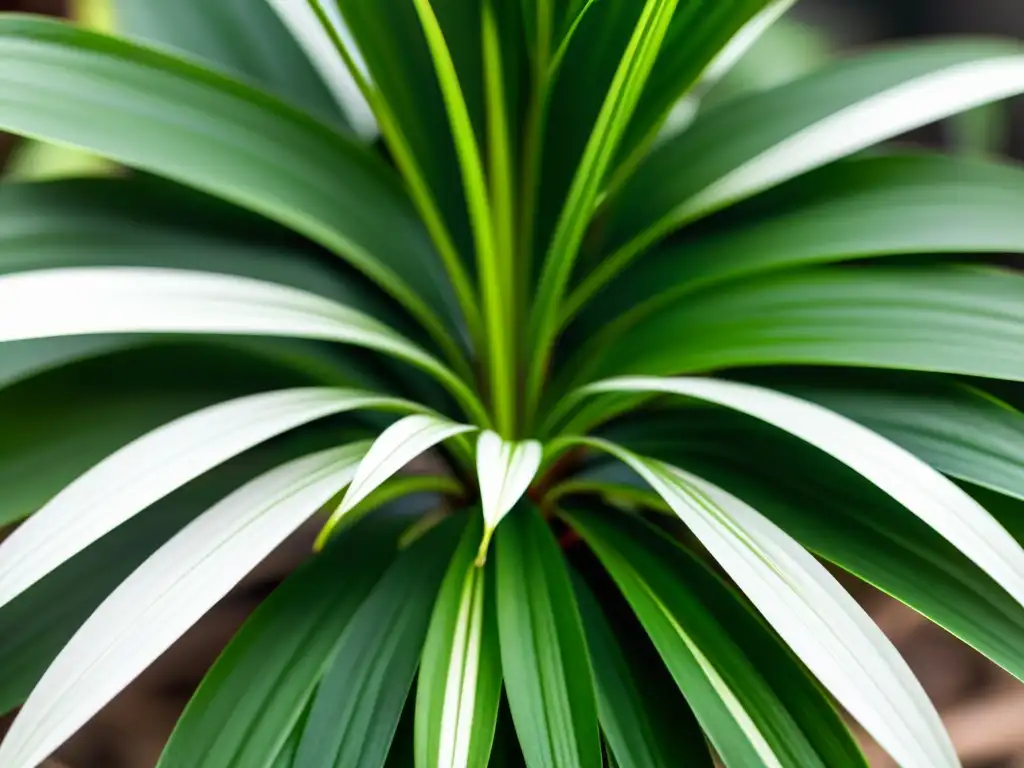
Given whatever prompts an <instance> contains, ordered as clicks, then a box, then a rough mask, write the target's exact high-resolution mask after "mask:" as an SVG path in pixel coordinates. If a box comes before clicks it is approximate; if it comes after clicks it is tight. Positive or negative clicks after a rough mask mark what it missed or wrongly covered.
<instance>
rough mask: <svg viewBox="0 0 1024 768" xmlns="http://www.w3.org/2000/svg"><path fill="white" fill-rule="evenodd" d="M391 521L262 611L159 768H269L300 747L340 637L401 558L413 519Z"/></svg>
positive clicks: (358, 538) (378, 521)
mask: <svg viewBox="0 0 1024 768" xmlns="http://www.w3.org/2000/svg"><path fill="white" fill-rule="evenodd" d="M388 514H389V512H388V511H382V515H384V517H382V516H374V517H373V518H370V519H368V520H365V521H362V522H360V523H358V524H357V525H356V526H355V527H353V528H352V529H351V530H349V531H347V532H346V533H345V534H344V535H342V536H339V537H338V538H337V540H336V541H334V542H332V544H331V546H330V547H328V548H327V549H326V550H325V551H324V552H323V553H321V554H320V555H318V556H316V557H315V558H314V559H313V560H312V561H311V562H308V563H306V564H305V565H304V566H302V567H301V568H300V569H299V570H298V571H296V572H295V573H293V574H291V575H290V576H289V577H288V578H287V579H285V581H284V582H283V583H282V584H281V586H280V587H278V588H277V589H276V590H274V592H273V593H272V594H271V595H270V597H269V598H267V599H266V600H265V601H264V602H263V603H262V604H261V605H260V607H259V608H258V609H257V610H256V612H255V613H254V614H253V615H252V616H251V617H250V618H249V620H248V621H247V622H246V623H245V625H244V626H243V627H242V629H241V630H239V632H238V634H237V635H236V636H235V637H234V639H233V640H232V641H231V643H230V645H228V647H227V648H226V649H225V650H224V652H223V653H222V654H221V656H220V658H219V659H218V660H217V662H216V663H215V664H214V666H213V667H212V668H211V669H210V671H209V672H208V673H207V674H206V677H205V678H204V679H203V682H202V684H201V685H200V687H199V689H198V690H197V691H196V693H195V694H194V695H193V697H192V700H191V701H190V702H189V705H188V707H187V708H186V710H185V712H184V714H183V715H182V717H181V719H180V720H179V721H178V725H177V726H176V728H175V730H174V733H173V734H172V735H171V739H170V741H169V742H168V744H167V746H166V747H165V748H164V751H163V754H162V756H161V758H160V763H159V765H160V768H193V766H197V765H202V766H204V768H273V767H274V766H275V765H276V762H275V761H276V760H278V759H280V758H282V757H283V755H284V753H285V752H286V750H285V746H286V744H287V743H288V741H289V740H290V739H291V740H293V741H294V744H293V745H292V746H293V748H294V747H297V746H298V741H297V738H294V737H295V734H296V733H297V734H298V735H299V736H301V730H302V725H303V716H304V714H305V712H306V708H307V706H308V704H309V703H310V702H311V701H312V698H313V695H314V693H315V690H316V685H317V683H318V682H319V680H320V677H321V675H322V674H323V672H324V670H325V669H326V668H327V667H328V666H329V665H330V663H331V659H332V658H333V654H334V651H335V647H336V646H337V643H338V637H339V635H340V634H341V633H342V632H343V631H344V629H345V627H346V626H347V625H348V624H349V622H350V621H351V620H352V617H353V616H354V614H355V613H356V611H357V610H358V608H359V606H360V605H361V604H362V603H363V601H364V600H365V599H366V597H367V595H369V594H370V591H371V590H372V589H373V587H374V585H375V584H376V583H377V582H378V581H379V580H380V577H381V576H382V575H383V573H384V571H385V570H386V569H387V568H388V566H389V565H390V563H391V562H392V561H393V560H394V556H395V555H396V554H397V552H398V547H397V539H398V535H399V533H400V529H401V526H402V525H403V524H407V520H406V519H404V518H405V516H404V515H403V514H399V515H391V516H390V517H389V516H387V515H388ZM288 765H289V766H290V765H291V763H290V762H289V763H288Z"/></svg>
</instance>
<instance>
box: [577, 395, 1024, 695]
mask: <svg viewBox="0 0 1024 768" xmlns="http://www.w3.org/2000/svg"><path fill="white" fill-rule="evenodd" d="M681 419H685V421H686V424H687V428H686V430H679V428H678V426H677V425H678V423H679V420H681ZM659 425H660V429H659ZM609 437H610V438H612V439H615V440H621V441H622V442H623V444H625V445H628V446H629V447H630V448H631V449H633V450H637V451H643V452H645V453H649V454H653V455H655V456H657V457H658V458H660V459H662V460H665V461H670V462H672V463H675V464H678V465H680V466H685V467H687V468H688V469H691V470H692V471H694V472H697V473H699V474H700V475H701V476H703V477H707V478H708V479H709V480H712V481H713V482H715V483H717V484H718V485H720V486H721V487H723V488H725V489H727V490H729V491H730V492H731V493H734V494H736V495H737V496H739V497H740V498H742V499H743V500H744V501H746V502H747V503H749V504H751V505H753V506H754V507H756V508H757V509H758V510H759V511H761V512H762V513H763V514H765V515H766V516H768V517H769V518H770V519H771V520H772V521H773V522H774V523H775V524H776V525H779V526H781V527H782V528H784V529H785V530H786V531H787V532H788V533H789V534H791V535H792V536H793V537H795V538H796V539H797V540H798V541H799V542H800V543H801V544H803V545H804V546H805V547H807V548H808V549H809V550H811V551H812V552H814V553H815V554H817V555H819V556H820V557H823V558H825V559H826V560H830V561H832V562H833V563H836V564H837V565H839V566H841V567H842V568H844V569H846V570H848V571H850V572H851V573H853V574H855V575H857V576H858V577H860V578H862V579H864V580H865V581H867V582H869V583H871V584H873V585H875V586H876V587H878V588H879V589H880V590H882V591H884V592H887V593H888V594H890V595H892V596H893V597H895V598H896V599H898V600H902V601H903V602H905V603H907V604H908V605H909V606H911V607H912V608H914V609H915V610H917V611H919V612H921V613H922V614H924V615H925V616H927V617H928V618H930V619H931V620H932V621H934V622H936V623H938V624H940V625H941V626H943V627H945V628H946V629H947V630H949V631H950V632H952V633H953V634H954V635H956V636H957V637H959V638H960V639H962V640H963V641H964V642H966V643H968V644H970V645H971V646H973V647H974V648H976V649H977V650H979V651H980V652H981V653H983V654H985V655H986V656H988V657H989V658H990V659H992V660H993V661H995V662H996V663H997V664H999V665H1000V666H1002V667H1003V668H1004V669H1006V670H1007V671H1008V672H1010V673H1011V674H1013V675H1015V676H1016V677H1018V678H1022V679H1024V650H1022V649H1024V609H1022V608H1021V606H1020V605H1019V604H1018V603H1017V602H1016V601H1014V599H1013V598H1012V597H1010V596H1009V595H1008V594H1007V593H1006V592H1005V591H1004V590H1003V589H1001V588H1000V587H999V586H998V585H997V584H996V583H995V582H994V581H993V580H992V579H991V578H989V577H988V576H986V575H985V573H984V572H983V571H982V570H981V569H980V568H978V567H977V566H976V565H974V564H973V563H971V561H970V560H969V559H968V558H966V557H965V556H964V555H962V554H961V553H960V552H958V551H957V549H956V548H955V547H954V546H953V545H952V544H950V543H949V542H947V541H945V540H944V539H943V538H942V537H941V536H940V535H939V534H938V533H936V532H935V531H934V530H933V529H932V528H930V527H928V525H926V524H925V523H924V522H923V521H921V520H920V519H918V518H916V517H915V516H914V515H912V514H910V513H909V512H907V510H905V509H903V508H902V507H901V506H900V505H899V504H898V503H896V502H894V501H893V500H892V499H890V498H888V497H887V496H886V495H885V494H884V493H882V492H881V491H879V490H878V489H877V488H875V487H873V486H872V485H871V484H870V483H868V482H867V481H865V480H864V479H863V478H860V477H858V476H857V474H856V473H855V472H854V471H853V470H851V469H849V468H847V467H844V466H843V465H842V464H840V463H839V462H837V461H834V460H833V459H832V458H831V457H830V456H827V455H825V454H823V453H821V452H820V451H818V450H817V449H816V448H814V447H813V446H811V445H808V444H806V443H803V442H801V441H800V440H797V439H796V438H794V437H791V436H789V435H787V434H785V433H782V432H780V431H779V430H777V429H775V428H773V427H771V426H770V425H767V424H763V423H760V422H756V421H753V420H751V419H749V418H747V417H746V416H743V415H742V414H738V413H734V412H730V411H724V410H721V409H714V410H711V409H706V408H693V407H688V408H685V409H684V410H683V412H682V413H680V414H679V415H678V417H674V418H670V417H669V416H668V414H665V413H658V414H656V415H653V416H652V418H651V419H650V420H644V421H640V422H636V423H634V424H631V425H630V427H629V429H628V431H627V432H623V428H622V427H617V428H615V429H614V430H612V431H610V432H609ZM733 445H743V446H745V450H744V451H735V450H732V448H731V446H733ZM620 470H624V471H625V473H629V471H628V470H625V467H623V466H622V465H618V467H613V466H607V467H601V468H599V471H600V476H601V477H603V478H604V479H605V480H606V482H611V483H613V484H615V485H616V486H623V487H627V489H628V487H632V486H633V485H635V484H639V485H642V486H643V487H644V488H647V485H646V483H644V482H643V480H641V479H640V478H639V477H635V476H633V477H628V476H623V475H624V472H623V471H620ZM595 471H597V470H595ZM970 490H971V493H972V495H973V496H974V497H975V498H976V499H977V500H978V501H980V502H981V503H982V504H983V506H984V507H985V508H986V509H987V510H988V511H989V512H990V513H992V514H993V515H994V516H995V517H996V518H997V519H998V520H999V521H1000V522H1001V523H1002V524H1003V525H1004V526H1005V527H1006V528H1007V530H1009V531H1010V532H1011V533H1012V534H1014V536H1015V537H1016V538H1018V540H1019V539H1020V538H1021V535H1022V533H1024V530H1022V529H1021V527H1020V522H1019V521H1020V520H1021V519H1024V517H1022V515H1021V514H1020V508H1019V506H1018V505H1017V502H1016V501H1015V500H1012V499H1008V498H1006V497H1002V496H999V495H998V494H995V493H992V492H987V493H984V495H982V493H983V492H982V490H981V489H978V488H972V489H970Z"/></svg>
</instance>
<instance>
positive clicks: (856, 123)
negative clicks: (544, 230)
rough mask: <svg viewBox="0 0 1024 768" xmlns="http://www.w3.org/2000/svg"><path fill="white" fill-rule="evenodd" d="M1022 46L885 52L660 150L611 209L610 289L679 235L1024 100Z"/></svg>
mask: <svg viewBox="0 0 1024 768" xmlns="http://www.w3.org/2000/svg"><path fill="white" fill-rule="evenodd" d="M1021 51H1022V49H1021V47H1020V46H1019V45H1017V44H1013V43H1006V42H992V41H981V42H978V41H966V42H963V41H961V42H956V43H950V42H947V41H941V42H933V41H930V42H926V43H916V44H912V45H907V46H903V47H901V48H898V49H895V50H883V51H879V52H876V53H872V54H868V55H866V56H860V57H857V58H855V59H852V60H849V61H842V62H839V63H836V64H834V65H832V66H829V67H827V68H826V69H824V70H822V71H820V72H816V73H814V74H811V75H809V76H807V77H804V78H801V79H799V80H796V81H794V82H792V83H789V84H786V85H783V86H780V87H778V88H774V89H770V90H767V91H764V92H761V93H758V94H754V95H752V96H748V97H745V98H740V99H737V100H736V101H733V102H730V103H728V104H725V105H723V106H722V107H720V108H719V109H714V110H711V111H709V112H708V113H707V114H706V115H704V116H702V117H701V118H699V119H698V120H697V121H696V122H695V123H694V124H693V125H692V126H691V127H690V129H689V130H687V131H685V132H683V133H682V134H680V135H679V136H677V137H675V138H673V139H671V140H669V141H667V142H665V143H664V144H662V145H661V146H660V147H658V148H657V149H656V150H654V151H653V152H651V153H650V154H649V155H648V156H647V157H646V158H645V159H644V161H643V162H642V164H641V165H640V166H639V167H638V169H637V171H636V173H635V174H634V175H633V177H632V178H631V179H630V181H629V183H628V184H625V185H623V186H622V187H621V189H620V190H619V191H618V192H617V193H616V195H615V198H614V200H613V201H612V202H611V203H610V204H609V209H608V213H609V217H608V221H607V224H606V226H607V229H606V235H605V249H604V250H605V252H606V253H608V254H610V256H609V258H608V259H607V260H606V261H605V262H604V263H602V264H601V266H600V267H599V268H598V270H595V272H594V273H593V274H592V275H590V276H588V278H587V281H588V283H590V284H591V285H590V286H588V288H587V289H585V290H590V288H592V287H595V286H596V287H599V286H601V285H605V284H606V283H607V282H608V281H609V280H610V279H611V278H613V277H614V276H615V275H616V274H618V272H620V271H621V269H622V267H623V266H624V265H625V264H627V263H629V262H630V261H631V260H632V259H634V258H635V257H636V256H637V255H638V254H639V253H641V252H642V251H643V250H645V249H646V248H647V247H649V246H650V245H651V244H653V243H655V242H656V241H657V240H659V239H660V238H662V237H663V236H664V235H666V234H668V233H669V232H671V231H672V230H674V229H677V228H678V227H680V226H682V225H683V224H685V223H688V222H691V221H693V220H695V219H697V218H700V217H702V216H707V215H708V214H710V213H712V212H714V211H716V210H719V209H721V208H724V207H726V206H728V205H731V204H732V203H735V202H737V201H739V200H742V199H744V198H748V197H751V196H752V195H755V194H757V193H758V192H762V191H764V190H766V189H768V188H770V187H773V186H776V185H778V184H780V183H782V182H784V181H786V180H788V179H791V178H793V177H795V176H798V175H800V174H802V173H806V172H807V171H811V170H813V169H815V168H817V167H820V166H822V165H825V164H827V163H829V162H831V161H833V160H838V159H839V158H841V157H844V156H846V155H850V154H853V153H855V152H857V151H859V150H861V149H864V148H866V147H870V146H871V145H873V144H877V143H879V142H881V141H885V140H886V139H889V138H892V137H894V136H898V135H899V134H902V133H905V132H907V131H909V130H911V129H913V128H917V127H920V126H922V125H926V124H928V123H931V122H934V121H936V120H939V119H941V118H943V117H947V116H949V115H951V114H955V113H956V112H960V111H963V110H966V109H970V108H972V107H975V106H979V105H981V104H985V103H987V102H990V101H995V100H998V99H1002V98H1006V97H1007V96H1012V95H1014V94H1016V93H1019V92H1021V91H1022V90H1024V56H1022V55H1021Z"/></svg>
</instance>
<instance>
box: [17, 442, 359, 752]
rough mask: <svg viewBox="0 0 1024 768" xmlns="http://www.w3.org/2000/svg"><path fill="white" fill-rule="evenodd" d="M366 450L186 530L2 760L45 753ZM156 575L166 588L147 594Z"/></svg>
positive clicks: (46, 685)
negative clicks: (147, 597) (150, 596)
mask: <svg viewBox="0 0 1024 768" xmlns="http://www.w3.org/2000/svg"><path fill="white" fill-rule="evenodd" d="M363 450H364V449H363V447H362V446H358V445H356V446H346V447H344V448H340V449H331V450H329V451H325V452H322V453H319V454H313V455H312V456H306V457H304V458H302V459H299V460H298V461H295V462H291V463H289V464H285V465H283V466H281V467H278V468H277V469H276V470H273V471H271V472H270V473H267V474H265V475H263V476H261V477H260V478H258V479H257V480H255V481H253V482H252V483H249V484H248V485H245V486H243V487H242V488H240V489H239V490H238V491H236V492H235V493H233V494H231V495H230V496H228V497H227V498H225V499H224V500H223V501H221V502H220V503H218V504H217V505H215V506H213V507H211V509H210V510H208V511H207V512H205V513H204V514H203V515H201V516H200V517H199V518H197V519H196V520H195V521H194V522H193V523H191V524H189V525H188V526H186V527H185V528H184V529H182V531H181V532H180V533H178V534H177V535H176V536H175V537H174V538H173V539H171V540H170V541H169V542H168V543H167V544H165V545H164V546H163V547H161V548H160V550H159V551H158V552H157V554H156V555H154V556H153V557H151V558H150V559H149V560H147V561H146V563H144V564H143V565H142V566H141V567H140V568H139V569H138V570H136V571H135V572H134V573H133V574H132V576H129V577H128V579H127V580H126V581H125V582H124V583H122V585H121V586H120V587H118V589H116V590H115V591H114V592H113V593H112V594H111V595H110V597H108V598H107V599H106V600H105V601H104V602H103V604H102V605H101V606H100V607H99V608H98V609H97V610H96V612H95V613H94V614H93V615H92V616H91V617H90V619H89V620H88V621H87V622H86V623H85V624H84V625H83V626H82V628H81V629H80V630H79V631H78V632H77V633H76V634H75V636H74V637H73V638H72V639H71V641H70V642H69V643H68V645H67V646H65V648H64V650H63V651H61V653H60V655H59V656H58V657H57V659H56V660H55V661H54V662H53V664H52V665H51V666H50V668H49V669H48V670H47V671H46V674H44V675H43V678H42V679H41V680H40V681H39V684H38V685H37V686H36V687H35V689H34V690H33V692H32V695H31V696H30V697H29V700H28V701H27V702H26V704H25V706H24V707H23V708H22V710H21V712H20V713H19V715H18V717H17V718H16V719H15V722H14V724H13V725H12V726H11V730H10V731H9V732H8V734H7V737H6V738H5V739H4V741H3V743H2V744H0V759H2V760H3V762H4V763H5V764H6V765H10V766H12V768H31V767H32V766H35V765H36V764H37V763H38V762H40V761H41V760H43V759H45V758H46V757H47V756H48V755H49V754H50V753H51V752H52V751H53V750H54V749H55V748H56V747H58V746H59V745H60V744H61V742H62V741H63V740H64V739H66V738H67V737H68V736H70V735H71V734H73V733H74V732H75V731H76V730H78V728H79V727H80V726H81V725H83V724H84V723H85V722H86V720H88V719H89V717H91V716H92V715H93V714H94V713H95V712H96V711H97V710H98V709H99V708H100V707H102V706H103V704H105V703H106V702H107V701H109V700H110V698H112V697H113V696H114V695H116V694H117V693H118V692H119V691H120V690H121V689H122V688H123V687H124V686H125V685H127V684H128V683H129V682H130V681H131V679H132V678H134V677H135V676H136V675H137V674H139V673H140V672H142V670H143V669H145V668H146V667H147V666H148V665H149V664H150V663H151V662H152V661H154V660H155V659H156V658H157V656H159V655H160V654H161V653H162V652H163V651H164V650H166V649H167V648H168V647H169V646H170V645H171V643H173V642H174V640H176V639H177V638H178V637H179V636H180V635H181V634H182V633H184V632H185V631H186V630H187V629H188V628H189V627H190V626H191V625H192V624H193V623H194V622H195V621H197V620H198V619H199V618H200V617H201V616H202V615H203V614H204V613H205V612H206V611H207V610H208V609H209V608H211V607H212V606H213V604H214V603H216V602H217V601H218V600H219V599H220V598H221V597H223V596H224V595H225V594H227V592H228V591H229V590H230V589H231V587H232V586H234V584H235V583H236V582H237V581H238V580H239V579H241V577H242V576H244V575H245V573H247V572H248V571H249V570H251V569H252V568H253V567H254V566H255V565H256V564H257V563H259V561H260V560H262V559H263V558H264V557H265V556H266V555H267V554H269V553H270V552H271V550H273V548H274V547H275V546H277V545H278V544H280V543H281V541H283V540H284V538H285V537H286V536H287V535H288V534H290V533H291V532H292V531H293V530H294V529H295V528H297V527H298V526H299V525H300V524H301V523H302V522H303V521H304V520H305V519H306V518H308V517H309V516H311V515H312V514H313V513H314V512H316V510H317V508H318V507H319V506H321V505H322V504H324V503H325V502H326V501H327V500H328V499H329V498H331V496H333V495H334V494H335V493H337V490H338V486H339V485H343V484H344V483H345V482H346V481H347V480H348V479H350V478H351V475H352V472H353V471H354V468H355V465H356V461H357V460H358V457H359V455H361V453H362V451H363ZM154 582H155V583H157V584H163V585H164V589H165V590H166V591H165V592H163V594H159V593H158V595H157V597H156V598H154V599H151V600H149V601H145V600H140V599H139V597H140V595H145V594H149V593H150V592H151V587H152V585H153V584H154ZM182 598H184V599H182Z"/></svg>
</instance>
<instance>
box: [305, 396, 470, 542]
mask: <svg viewBox="0 0 1024 768" xmlns="http://www.w3.org/2000/svg"><path fill="white" fill-rule="evenodd" d="M476 429H477V427H473V426H469V425H466V424H456V423H455V422H452V421H449V420H448V419H445V418H441V417H439V416H430V415H426V414H417V415H415V416H407V417H405V418H404V419H401V420H400V421H397V422H395V423H394V424H392V425H391V426H390V427H388V428H387V429H385V430H384V431H383V432H382V433H381V434H380V436H379V437H378V438H377V439H376V440H375V441H374V442H373V445H372V446H371V447H370V450H369V452H368V453H367V454H366V458H365V459H363V461H362V463H361V464H360V465H359V471H358V472H357V473H356V476H355V479H354V480H353V481H352V484H351V485H350V486H349V487H348V490H347V491H346V492H345V496H344V498H343V499H342V500H341V504H340V505H339V506H338V509H337V510H335V512H334V514H332V515H331V518H330V520H328V522H327V525H325V526H324V528H323V530H322V531H321V532H320V536H319V538H318V539H317V546H318V547H319V546H323V544H324V543H325V542H326V541H327V539H328V538H329V537H330V535H331V532H332V531H333V530H334V528H335V527H336V526H337V524H338V523H339V522H340V521H341V519H342V518H343V517H344V516H345V515H347V514H348V513H349V512H351V511H352V509H353V508H354V507H355V506H356V505H357V504H359V502H361V501H363V500H364V499H365V498H366V497H367V496H369V495H370V494H371V493H373V492H374V491H375V490H376V489H377V488H379V487H380V486H381V485H383V484H384V482H386V481H387V480H388V478H390V477H392V476H393V475H394V474H395V473H397V472H398V471H399V470H400V469H402V467H404V466H405V465H406V464H408V463H409V462H410V461H412V460H413V459H415V458H416V457H417V456H419V455H420V454H421V453H424V452H425V451H428V450H430V449H431V448H433V447H434V446H435V445H438V444H439V443H442V442H444V441H445V440H447V439H448V438H450V437H455V436H456V435H461V434H465V433H466V432H473V431H475V430H476Z"/></svg>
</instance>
